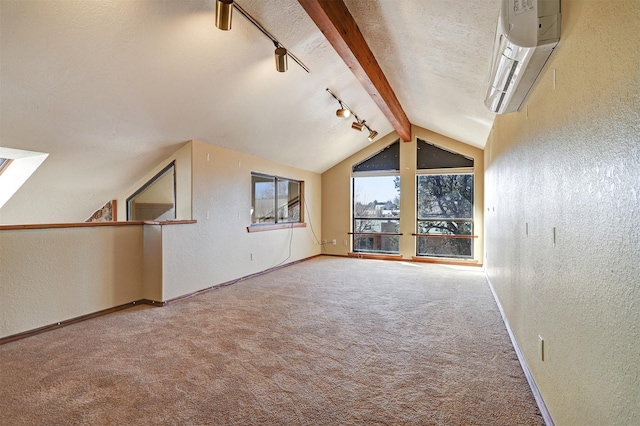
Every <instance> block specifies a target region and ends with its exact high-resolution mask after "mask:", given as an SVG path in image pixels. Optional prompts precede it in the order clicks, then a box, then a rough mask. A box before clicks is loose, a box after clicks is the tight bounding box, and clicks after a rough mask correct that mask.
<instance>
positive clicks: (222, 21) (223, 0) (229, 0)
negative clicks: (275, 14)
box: [216, 0, 311, 72]
mask: <svg viewBox="0 0 640 426" xmlns="http://www.w3.org/2000/svg"><path fill="white" fill-rule="evenodd" d="M232 8H235V9H236V10H237V11H238V12H239V13H240V14H241V15H242V16H244V17H245V18H247V20H248V21H249V22H251V23H252V24H253V26H254V27H256V28H257V29H259V30H260V32H261V33H262V34H264V35H265V36H266V37H267V38H268V39H269V40H271V41H272V42H273V44H274V45H275V46H276V51H275V57H276V70H278V71H279V72H285V71H286V70H287V68H288V64H287V57H289V58H291V59H293V61H294V62H295V63H296V64H298V65H299V66H300V68H302V69H303V70H305V71H306V72H311V71H310V70H309V67H307V66H306V65H305V64H303V63H302V61H301V60H300V59H298V57H297V56H296V55H294V54H293V53H291V52H290V51H289V49H286V48H285V47H284V46H283V45H282V43H280V42H279V41H278V39H276V38H275V37H274V36H273V35H271V33H270V32H269V31H267V30H266V29H265V28H264V27H263V26H262V25H261V24H260V22H258V21H256V20H255V18H254V17H253V16H251V15H249V13H248V12H247V11H246V10H244V9H243V8H242V7H240V5H239V4H238V3H236V2H235V1H234V0H216V27H218V28H219V29H221V30H224V31H228V30H230V29H231V9H232Z"/></svg>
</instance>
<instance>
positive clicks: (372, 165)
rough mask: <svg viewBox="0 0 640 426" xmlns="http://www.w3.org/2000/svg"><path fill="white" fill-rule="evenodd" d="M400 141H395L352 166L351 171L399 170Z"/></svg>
mask: <svg viewBox="0 0 640 426" xmlns="http://www.w3.org/2000/svg"><path fill="white" fill-rule="evenodd" d="M399 171H400V141H396V142H394V143H392V144H391V145H389V146H388V147H386V148H384V149H383V150H382V151H379V152H378V153H376V154H374V155H372V156H371V157H369V158H367V159H366V160H364V161H362V162H360V163H358V164H356V165H355V166H353V172H354V173H356V172H399Z"/></svg>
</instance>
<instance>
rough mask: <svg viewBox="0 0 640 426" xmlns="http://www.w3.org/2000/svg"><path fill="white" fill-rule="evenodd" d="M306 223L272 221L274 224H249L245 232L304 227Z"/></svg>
mask: <svg viewBox="0 0 640 426" xmlns="http://www.w3.org/2000/svg"><path fill="white" fill-rule="evenodd" d="M306 227H307V224H306V223H305V222H297V223H274V224H265V225H260V224H256V225H251V226H247V232H262V231H273V230H275V229H291V228H306Z"/></svg>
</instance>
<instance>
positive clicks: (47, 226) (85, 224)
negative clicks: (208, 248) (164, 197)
mask: <svg viewBox="0 0 640 426" xmlns="http://www.w3.org/2000/svg"><path fill="white" fill-rule="evenodd" d="M189 223H198V221H196V220H163V221H159V222H153V221H132V222H79V223H34V224H26V225H0V231H12V230H20V229H54V228H95V227H100V226H142V225H183V224H189Z"/></svg>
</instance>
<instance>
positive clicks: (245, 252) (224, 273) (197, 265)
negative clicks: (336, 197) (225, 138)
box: [162, 141, 322, 300]
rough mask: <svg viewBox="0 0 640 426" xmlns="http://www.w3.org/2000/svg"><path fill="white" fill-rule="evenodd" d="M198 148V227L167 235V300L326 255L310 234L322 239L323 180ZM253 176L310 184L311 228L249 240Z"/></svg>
mask: <svg viewBox="0 0 640 426" xmlns="http://www.w3.org/2000/svg"><path fill="white" fill-rule="evenodd" d="M192 147H193V151H192V154H193V158H192V166H193V219H195V220H197V221H198V223H197V224H195V225H188V226H180V227H163V230H162V239H163V250H164V252H163V277H164V287H163V298H164V300H167V299H171V298H174V297H177V296H180V295H183V294H186V293H190V292H193V291H197V290H200V289H203V288H207V287H211V286H213V285H216V284H220V283H224V282H227V281H230V280H233V279H236V278H240V277H243V276H246V275H249V274H252V273H256V272H260V271H263V270H266V269H269V268H272V267H274V266H276V265H278V264H280V263H288V262H292V261H295V260H300V259H304V258H307V257H311V256H314V255H317V254H319V253H320V245H318V244H317V243H316V239H315V237H314V235H313V233H312V227H311V226H310V225H312V226H313V231H315V233H316V235H317V236H318V238H320V233H321V232H322V227H321V218H320V196H321V179H320V175H319V174H317V173H312V172H307V171H304V170H300V169H296V168H293V167H288V166H283V165H280V164H277V163H274V162H271V161H267V160H263V159H260V158H258V157H253V156H250V155H246V154H242V153H239V152H235V151H231V150H228V149H224V148H219V147H216V146H213V145H209V144H205V143H201V142H196V141H194V142H193V143H192ZM252 171H253V172H260V173H265V174H271V175H277V176H281V177H285V178H290V179H295V180H300V181H304V198H305V201H306V206H305V222H307V227H305V228H292V229H279V230H271V231H264V232H253V233H249V232H247V226H249V225H250V223H251V214H250V211H251V210H250V209H251V172H252ZM290 248H291V249H290Z"/></svg>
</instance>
